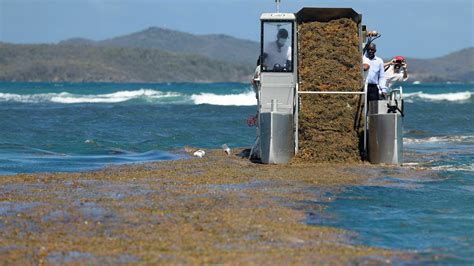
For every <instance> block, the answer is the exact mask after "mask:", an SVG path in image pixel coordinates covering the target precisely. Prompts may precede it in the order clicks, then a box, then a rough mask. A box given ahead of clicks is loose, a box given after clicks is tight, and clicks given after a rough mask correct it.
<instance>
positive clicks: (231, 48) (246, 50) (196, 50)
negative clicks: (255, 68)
mask: <svg viewBox="0 0 474 266" xmlns="http://www.w3.org/2000/svg"><path fill="white" fill-rule="evenodd" d="M84 43H87V44H94V45H98V46H113V47H133V48H147V49H160V50H163V51H169V52H174V53H180V54H197V55H202V56H205V57H208V58H211V59H216V60H221V61H228V62H234V63H243V64H256V62H257V57H258V54H259V50H260V46H259V44H258V43H257V42H253V41H249V40H242V39H237V38H234V37H231V36H227V35H222V34H218V35H194V34H190V33H184V32H180V31H174V30H168V29H163V28H157V27H150V28H148V29H146V30H143V31H139V32H135V33H132V34H128V35H125V36H119V37H115V38H111V39H107V40H103V41H97V42H94V41H91V40H86V39H82V38H74V39H69V40H66V41H63V42H60V44H68V45H74V44H79V45H82V44H84Z"/></svg>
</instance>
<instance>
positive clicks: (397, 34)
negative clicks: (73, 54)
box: [0, 0, 474, 58]
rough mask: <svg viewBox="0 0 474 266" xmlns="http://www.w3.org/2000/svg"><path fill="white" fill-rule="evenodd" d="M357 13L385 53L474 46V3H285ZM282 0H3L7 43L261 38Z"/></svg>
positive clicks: (1, 21) (422, 54) (0, 9)
mask: <svg viewBox="0 0 474 266" xmlns="http://www.w3.org/2000/svg"><path fill="white" fill-rule="evenodd" d="M303 7H351V8H353V9H354V10H355V11H357V12H358V13H361V14H362V16H363V24H365V25H367V26H368V28H369V29H371V30H377V31H378V32H380V33H381V34H382V37H381V38H380V39H379V40H377V41H376V43H377V49H378V55H379V56H382V57H392V56H395V55H404V56H408V57H415V58H434V57H438V56H442V55H446V54H448V53H450V52H453V51H457V50H460V49H463V48H466V47H472V46H474V18H473V16H474V0H444V1H442V0H392V1H387V0H343V1H337V0H326V1H321V0H318V1H314V0H282V3H281V11H282V12H297V11H298V10H300V9H301V8H303ZM274 11H275V3H274V0H0V41H1V42H11V43H56V42H59V41H61V40H65V39H68V38H73V37H83V38H88V39H93V40H102V39H106V38H112V37H116V36H120V35H124V34H129V33H132V32H136V31H140V30H144V29H146V28H148V27H151V26H155V27H164V28H168V29H173V30H179V31H184V32H189V33H193V34H215V33H217V34H227V35H231V36H234V37H237V38H243V39H250V40H255V41H258V40H259V34H260V29H259V25H260V24H259V17H260V14H261V13H265V12H274Z"/></svg>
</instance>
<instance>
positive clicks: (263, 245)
mask: <svg viewBox="0 0 474 266" xmlns="http://www.w3.org/2000/svg"><path fill="white" fill-rule="evenodd" d="M380 168H381V167H380V166H378V167H374V166H371V165H370V164H366V163H345V164H327V163H319V164H313V163H292V164H290V165H262V164H255V163H252V162H250V161H249V160H247V159H245V158H241V157H239V156H237V154H232V155H230V156H227V155H225V153H224V152H223V151H222V150H209V151H208V152H207V154H206V156H205V157H204V158H189V159H183V160H177V161H162V162H156V163H147V164H139V165H126V166H117V167H111V168H106V169H103V170H100V171H93V172H82V173H38V174H17V175H12V176H2V178H1V179H0V185H1V186H2V191H3V193H2V194H1V198H0V207H1V208H0V210H1V212H2V220H1V222H0V227H1V228H2V244H1V247H0V254H1V256H2V260H3V262H4V263H6V264H43V263H47V264H64V263H85V264H91V263H92V264H99V263H100V264H103V263H107V264H115V263H126V264H130V263H131V264H136V263H138V264H155V263H165V264H183V263H184V264H188V263H189V264H221V263H224V264H247V263H250V264H256V265H259V264H264V265H269V264H273V263H279V264H314V263H316V264H358V263H361V264H386V263H393V262H397V261H398V262H400V261H411V260H413V259H416V256H415V254H412V253H409V252H407V253H403V252H399V251H393V250H385V249H381V248H375V247H367V246H362V245H356V244H353V243H351V240H350V239H351V236H352V237H353V235H351V234H353V233H351V232H347V231H344V230H341V229H336V228H331V227H324V226H314V225H308V224H307V223H306V222H305V221H306V220H307V217H308V216H313V217H314V216H321V214H322V212H323V211H324V208H325V207H324V206H325V204H324V203H327V202H330V201H332V200H334V197H335V196H336V195H337V194H338V193H341V192H343V190H344V187H347V186H352V185H359V184H363V183H364V182H367V181H368V180H370V179H371V178H373V177H375V176H377V175H378V174H380V173H378V172H377V171H380ZM383 171H385V172H387V171H389V172H390V171H396V169H394V168H387V167H386V168H385V169H384V170H383Z"/></svg>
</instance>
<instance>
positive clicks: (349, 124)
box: [295, 18, 363, 162]
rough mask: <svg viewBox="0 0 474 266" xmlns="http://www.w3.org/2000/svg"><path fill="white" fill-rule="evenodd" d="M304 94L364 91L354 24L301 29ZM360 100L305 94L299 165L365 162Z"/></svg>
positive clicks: (341, 22)
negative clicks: (305, 162) (308, 163)
mask: <svg viewBox="0 0 474 266" xmlns="http://www.w3.org/2000/svg"><path fill="white" fill-rule="evenodd" d="M298 31H299V66H298V67H299V82H300V83H299V90H300V91H361V90H362V74H361V64H362V56H361V52H360V51H359V36H358V31H359V29H358V25H357V23H355V22H354V21H352V20H351V19H347V18H341V19H337V20H332V21H329V22H324V23H323V22H309V23H303V24H300V25H298ZM361 97H362V96H361V95H347V94H346V95H334V94H333V95H328V94H302V96H301V104H302V106H301V110H300V113H299V152H298V154H297V156H296V157H295V161H296V162H298V161H311V162H327V161H333V162H346V161H360V160H361V156H360V154H361V153H360V151H361V140H362V138H361V132H362V131H361V130H362V128H363V125H362V123H361V114H362V109H363V101H361Z"/></svg>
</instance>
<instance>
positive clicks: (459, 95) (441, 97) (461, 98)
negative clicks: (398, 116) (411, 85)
mask: <svg viewBox="0 0 474 266" xmlns="http://www.w3.org/2000/svg"><path fill="white" fill-rule="evenodd" d="M473 93H474V92H470V91H463V92H451V93H441V94H430V93H424V92H422V91H418V92H413V93H405V94H403V96H404V99H407V100H412V99H415V98H416V99H421V100H424V101H436V102H437V101H449V102H466V101H468V100H469V99H470V98H471V96H472V94H473Z"/></svg>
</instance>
